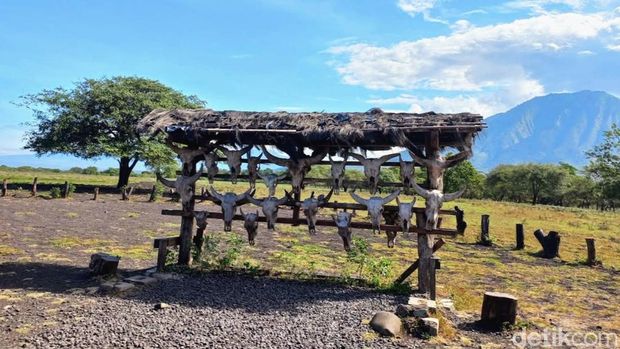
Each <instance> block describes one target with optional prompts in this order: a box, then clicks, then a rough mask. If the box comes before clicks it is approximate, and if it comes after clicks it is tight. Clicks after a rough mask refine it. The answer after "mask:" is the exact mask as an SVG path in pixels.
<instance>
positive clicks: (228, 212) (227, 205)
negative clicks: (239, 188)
mask: <svg viewBox="0 0 620 349" xmlns="http://www.w3.org/2000/svg"><path fill="white" fill-rule="evenodd" d="M252 192H253V188H249V189H248V190H247V191H246V192H245V193H243V194H235V193H231V192H228V193H225V194H224V195H222V194H220V193H218V192H217V190H215V188H213V186H211V187H210V190H207V194H208V195H210V196H212V197H213V198H215V200H214V201H215V202H216V203H217V204H219V205H220V207H221V208H222V214H223V215H224V231H230V230H231V228H230V226H231V224H232V220H233V217H234V216H235V213H236V211H237V205H238V204H240V203H241V201H243V200H244V199H246V198H248V197H250V195H251V193H252Z"/></svg>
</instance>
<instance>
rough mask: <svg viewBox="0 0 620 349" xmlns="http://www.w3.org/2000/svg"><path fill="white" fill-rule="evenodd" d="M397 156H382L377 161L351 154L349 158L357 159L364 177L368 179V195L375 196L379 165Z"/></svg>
mask: <svg viewBox="0 0 620 349" xmlns="http://www.w3.org/2000/svg"><path fill="white" fill-rule="evenodd" d="M396 155H398V154H396V153H395V154H388V155H384V156H382V157H380V158H378V159H367V158H365V157H363V156H361V155H359V154H355V153H351V156H352V157H354V158H355V159H357V161H359V162H360V163H361V164H362V165H363V166H364V175H365V176H366V178H368V185H369V188H370V193H371V194H373V195H374V194H375V193H376V192H377V185H378V184H379V172H380V171H381V165H383V163H384V162H386V161H388V160H389V159H391V158H393V157H395V156H396Z"/></svg>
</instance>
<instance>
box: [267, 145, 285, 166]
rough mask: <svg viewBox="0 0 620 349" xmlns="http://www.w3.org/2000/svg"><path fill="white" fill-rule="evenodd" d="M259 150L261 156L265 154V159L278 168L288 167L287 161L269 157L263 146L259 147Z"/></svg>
mask: <svg viewBox="0 0 620 349" xmlns="http://www.w3.org/2000/svg"><path fill="white" fill-rule="evenodd" d="M261 150H262V151H263V154H265V156H266V157H267V159H268V160H269V161H271V162H273V163H274V164H276V165H279V166H284V167H288V159H281V158H278V157H275V156H273V155H271V153H269V152H268V151H267V148H266V147H265V146H264V145H263V146H261Z"/></svg>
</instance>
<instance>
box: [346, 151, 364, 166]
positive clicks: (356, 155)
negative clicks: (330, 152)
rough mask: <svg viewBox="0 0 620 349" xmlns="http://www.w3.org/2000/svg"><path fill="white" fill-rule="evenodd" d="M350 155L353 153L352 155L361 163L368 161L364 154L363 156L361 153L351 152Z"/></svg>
mask: <svg viewBox="0 0 620 349" xmlns="http://www.w3.org/2000/svg"><path fill="white" fill-rule="evenodd" d="M349 155H351V156H352V157H354V158H355V160H357V161H359V162H361V163H362V165H363V164H365V163H366V158H365V157H363V156H361V155H360V154H356V153H351V154H349Z"/></svg>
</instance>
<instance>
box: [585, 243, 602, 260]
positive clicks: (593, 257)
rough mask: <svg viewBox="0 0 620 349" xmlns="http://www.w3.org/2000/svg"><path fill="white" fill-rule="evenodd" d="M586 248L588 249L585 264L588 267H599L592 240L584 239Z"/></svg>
mask: <svg viewBox="0 0 620 349" xmlns="http://www.w3.org/2000/svg"><path fill="white" fill-rule="evenodd" d="M586 247H587V249H588V259H587V260H586V263H587V264H588V265H591V266H593V265H599V264H601V262H600V261H599V260H597V259H596V245H595V240H594V238H586Z"/></svg>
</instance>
